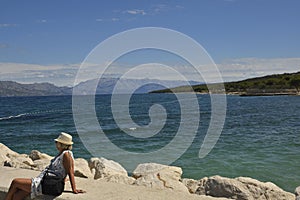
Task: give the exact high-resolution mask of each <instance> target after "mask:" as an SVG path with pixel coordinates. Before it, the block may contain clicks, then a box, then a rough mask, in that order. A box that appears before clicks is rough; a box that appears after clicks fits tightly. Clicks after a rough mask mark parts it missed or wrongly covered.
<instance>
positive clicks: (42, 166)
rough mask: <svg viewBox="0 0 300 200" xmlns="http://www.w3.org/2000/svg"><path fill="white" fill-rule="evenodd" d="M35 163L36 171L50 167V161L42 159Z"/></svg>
mask: <svg viewBox="0 0 300 200" xmlns="http://www.w3.org/2000/svg"><path fill="white" fill-rule="evenodd" d="M33 163H34V170H37V171H42V170H44V169H45V168H46V167H48V166H49V165H50V160H47V159H40V160H35V161H33Z"/></svg>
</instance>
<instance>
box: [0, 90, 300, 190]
mask: <svg viewBox="0 0 300 200" xmlns="http://www.w3.org/2000/svg"><path fill="white" fill-rule="evenodd" d="M183 95H184V94H183ZM122 97H123V96H122V95H119V98H120V99H122ZM82 98H83V100H82V104H84V103H85V101H84V97H82ZM93 98H94V100H95V105H94V107H95V112H96V115H95V116H97V120H98V122H99V123H97V124H96V125H94V126H95V127H93V125H92V126H91V125H88V126H89V127H87V129H86V131H93V130H94V129H95V130H96V129H97V130H98V129H99V127H100V129H101V130H102V133H100V134H104V135H105V136H106V137H107V138H108V139H109V141H111V142H112V143H113V144H114V145H116V146H119V147H120V148H121V149H123V150H124V151H129V152H135V153H139V154H143V153H151V152H154V151H158V150H159V149H162V148H163V147H164V146H166V145H168V144H170V143H171V142H172V139H173V138H174V137H176V133H177V132H178V130H179V127H180V125H181V124H182V123H185V122H189V123H196V124H197V123H198V128H197V130H196V132H195V134H194V135H195V137H194V138H192V140H191V141H192V142H191V144H189V145H188V148H187V149H185V150H184V152H182V155H180V156H179V157H178V158H177V159H176V160H174V161H173V162H172V163H171V165H174V166H179V167H181V168H182V169H183V175H182V177H184V178H193V179H201V178H203V177H209V176H213V175H220V176H225V177H230V178H234V177H239V176H245V177H251V178H254V179H257V180H260V181H263V182H268V181H270V182H273V183H275V184H276V185H278V186H279V187H281V188H283V189H284V190H287V191H290V192H293V191H294V190H295V188H296V187H297V186H299V185H300V96H259V97H240V96H237V95H227V96H226V117H225V123H224V126H223V128H222V132H221V135H220V136H219V138H218V140H217V142H216V144H215V146H214V147H213V148H212V150H211V151H210V152H209V153H208V155H206V156H205V157H203V158H199V149H200V147H201V145H202V143H203V141H204V138H205V136H206V134H207V131H208V129H209V124H210V120H211V112H212V111H211V105H212V103H211V99H212V98H211V96H210V95H209V94H206V95H203V94H197V95H196V98H197V102H198V104H199V111H200V112H199V116H200V117H199V118H197V117H195V115H194V114H193V115H192V114H191V115H185V116H182V113H181V109H182V106H181V104H180V103H179V102H178V99H177V96H176V95H174V94H134V95H132V96H131V97H130V101H129V102H128V104H124V105H122V104H121V105H118V108H117V109H118V112H120V113H127V114H128V115H130V119H131V120H132V121H133V122H134V124H132V123H129V122H128V124H126V123H127V122H126V120H123V122H121V123H123V124H121V125H120V124H119V121H120V120H119V121H118V120H116V119H114V117H115V115H114V114H113V111H112V104H111V102H112V101H111V99H112V96H111V95H97V96H95V97H93ZM187 98H188V97H187ZM153 105H156V106H157V105H160V107H159V109H158V111H157V112H156V111H155V109H151V107H152V106H153ZM0 106H1V109H0V143H3V144H5V145H6V146H8V147H9V148H11V149H12V150H14V151H17V152H19V153H25V154H29V153H30V152H31V150H34V149H35V150H38V151H41V152H43V153H47V154H50V155H56V154H57V150H56V148H55V144H54V141H53V139H55V138H56V137H57V136H58V135H59V134H60V132H62V131H64V132H68V133H70V134H71V135H72V136H73V140H74V145H73V153H74V155H75V158H85V159H89V158H91V157H94V156H95V155H94V153H93V152H91V151H90V149H89V146H88V145H87V144H86V143H85V142H83V141H82V138H81V137H80V134H78V127H77V126H76V123H75V122H74V112H73V110H72V96H46V97H1V98H0ZM162 107H163V109H161V108H162ZM73 109H74V108H73ZM128 110H129V112H128ZM162 110H163V111H164V112H161V111H162ZM149 113H150V114H149ZM162 113H165V114H162ZM182 117H185V118H187V119H185V120H182ZM163 118H165V119H163ZM153 119H158V120H153ZM87 120H89V119H88V118H87ZM152 120H153V121H152ZM156 122H157V123H164V124H163V126H158V127H160V130H158V131H157V126H151V123H156ZM96 126H98V127H96ZM120 126H122V127H120ZM153 127H155V128H153ZM185 127H186V128H185V130H184V131H185V132H186V133H189V132H192V131H194V130H190V129H189V126H185ZM126 129H127V130H128V131H129V132H130V131H131V132H133V133H135V134H139V130H142V133H143V134H144V135H143V137H138V138H135V137H133V136H132V135H130V136H129V135H128V133H127V132H126ZM154 129H155V130H154ZM81 131H84V129H81ZM142 133H141V134H142ZM145 133H146V135H145ZM147 134H150V135H151V137H147ZM189 135H190V134H187V136H186V137H191V136H189ZM189 139H191V138H185V139H182V143H183V144H184V143H185V142H187V141H189ZM91 140H93V139H92V138H91ZM173 148H174V151H175V150H176V149H175V148H176V147H174V146H173ZM171 150H172V149H171ZM101 151H104V149H102V150H101V147H100V149H99V154H98V155H97V156H99V155H100V156H101ZM114 153H117V152H112V154H114ZM162 156H163V155H162ZM108 159H109V158H108ZM116 161H117V162H118V160H116Z"/></svg>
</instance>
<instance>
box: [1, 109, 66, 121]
mask: <svg viewBox="0 0 300 200" xmlns="http://www.w3.org/2000/svg"><path fill="white" fill-rule="evenodd" d="M66 110H67V109H60V110H45V111H36V112H29V113H21V114H17V115H10V116H7V117H0V121H3V120H11V119H16V118H21V117H26V116H30V117H32V116H39V115H43V114H47V113H58V112H65V111H66Z"/></svg>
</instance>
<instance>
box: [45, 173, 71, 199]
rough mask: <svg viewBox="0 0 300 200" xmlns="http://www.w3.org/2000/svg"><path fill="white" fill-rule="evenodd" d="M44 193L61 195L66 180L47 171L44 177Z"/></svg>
mask: <svg viewBox="0 0 300 200" xmlns="http://www.w3.org/2000/svg"><path fill="white" fill-rule="evenodd" d="M41 184H42V193H43V194H45V195H51V196H59V195H61V193H62V192H63V191H64V188H65V180H64V178H63V177H61V176H58V175H56V174H54V173H52V172H49V171H48V170H47V171H46V173H45V175H44V177H43V179H42V182H41Z"/></svg>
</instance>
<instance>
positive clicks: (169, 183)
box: [133, 163, 188, 192]
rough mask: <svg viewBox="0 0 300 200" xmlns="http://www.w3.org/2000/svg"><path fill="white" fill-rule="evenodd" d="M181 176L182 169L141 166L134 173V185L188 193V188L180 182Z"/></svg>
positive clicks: (151, 165) (159, 165) (149, 165)
mask: <svg viewBox="0 0 300 200" xmlns="http://www.w3.org/2000/svg"><path fill="white" fill-rule="evenodd" d="M181 175H182V169H181V168H180V167H174V166H167V165H161V164H157V163H144V164H139V165H138V166H137V168H136V169H135V170H134V171H133V177H134V178H136V181H135V183H134V185H143V186H146V187H151V188H157V189H164V188H168V189H172V190H177V191H184V192H188V189H187V187H185V185H184V184H183V183H182V182H180V180H181Z"/></svg>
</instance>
